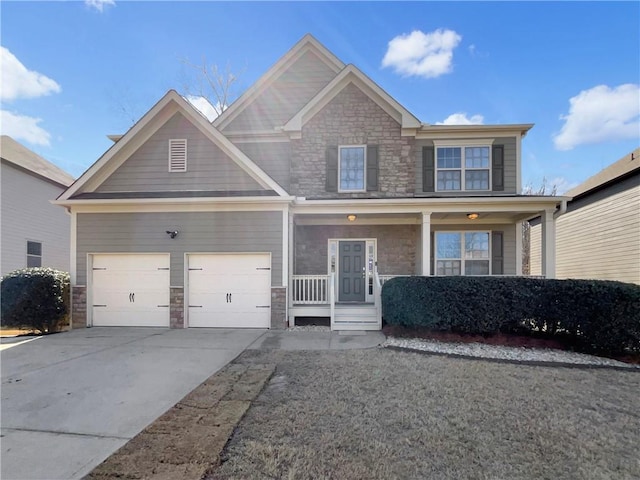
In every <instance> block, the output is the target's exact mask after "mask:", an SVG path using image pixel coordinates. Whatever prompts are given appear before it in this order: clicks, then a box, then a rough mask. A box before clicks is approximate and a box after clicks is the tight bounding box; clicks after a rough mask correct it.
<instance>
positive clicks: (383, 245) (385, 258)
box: [294, 225, 420, 275]
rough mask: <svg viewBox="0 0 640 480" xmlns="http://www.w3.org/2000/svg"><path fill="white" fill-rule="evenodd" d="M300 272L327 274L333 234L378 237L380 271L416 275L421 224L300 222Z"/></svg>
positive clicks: (297, 254) (297, 264)
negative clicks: (308, 223)
mask: <svg viewBox="0 0 640 480" xmlns="http://www.w3.org/2000/svg"><path fill="white" fill-rule="evenodd" d="M295 234H296V242H295V243H296V245H295V268H294V272H295V274H296V275H326V273H327V244H328V240H329V239H330V238H338V239H348V238H367V239H368V238H375V239H377V244H378V273H380V275H415V274H416V268H417V265H416V259H417V256H416V255H417V252H418V248H419V238H420V226H419V225H361V226H359V225H353V226H352V225H348V226H347V225H313V226H310V225H309V226H307V225H305V226H302V225H300V226H296V232H295Z"/></svg>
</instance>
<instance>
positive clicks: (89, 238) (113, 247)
mask: <svg viewBox="0 0 640 480" xmlns="http://www.w3.org/2000/svg"><path fill="white" fill-rule="evenodd" d="M166 230H178V231H179V232H180V233H179V235H178V236H177V237H176V238H174V239H171V238H170V237H169V235H167V234H166V233H165V231H166ZM199 252H200V253H204V252H219V253H225V252H256V253H263V252H271V282H272V285H273V286H281V285H282V213H281V212H173V213H80V214H78V216H77V265H76V268H77V270H76V284H77V285H86V282H87V271H86V269H87V254H89V253H170V254H171V285H172V286H182V285H183V284H184V254H185V253H199Z"/></svg>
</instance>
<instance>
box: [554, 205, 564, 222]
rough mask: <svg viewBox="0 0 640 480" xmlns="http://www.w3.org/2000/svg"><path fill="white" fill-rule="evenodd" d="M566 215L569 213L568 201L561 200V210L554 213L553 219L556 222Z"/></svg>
mask: <svg viewBox="0 0 640 480" xmlns="http://www.w3.org/2000/svg"><path fill="white" fill-rule="evenodd" d="M565 213H567V201H566V200H561V201H560V208H559V209H558V210H556V211H555V212H553V219H554V220H555V219H556V218H558V217H559V216H560V215H564V214H565Z"/></svg>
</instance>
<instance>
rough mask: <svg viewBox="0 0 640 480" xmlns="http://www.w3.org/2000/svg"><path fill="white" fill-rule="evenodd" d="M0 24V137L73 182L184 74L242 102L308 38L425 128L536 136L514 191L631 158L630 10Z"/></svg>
mask: <svg viewBox="0 0 640 480" xmlns="http://www.w3.org/2000/svg"><path fill="white" fill-rule="evenodd" d="M0 19H1V20H0V22H1V25H0V26H1V37H0V44H1V46H2V59H1V61H2V63H1V64H0V68H1V69H2V90H1V93H2V100H1V101H2V117H1V120H0V121H1V123H0V130H1V131H2V133H3V134H8V135H11V136H13V137H14V138H15V139H16V140H18V141H19V142H21V143H23V144H24V145H25V146H27V147H28V148H30V149H32V150H33V151H35V152H37V153H38V154H40V155H41V156H43V157H44V158H46V159H48V160H50V161H52V162H54V163H56V164H57V165H59V166H60V167H61V168H63V169H64V170H67V171H68V172H69V173H71V174H72V175H74V176H79V175H80V174H81V173H82V172H83V171H84V170H85V169H86V168H88V167H89V166H90V165H91V164H92V163H93V162H94V161H95V160H96V159H97V158H98V157H99V156H100V155H101V154H102V153H103V152H104V151H105V150H106V149H107V148H109V146H110V145H111V141H110V140H108V139H107V138H106V135H107V134H119V133H124V132H125V131H126V130H127V129H128V128H129V127H130V126H131V125H132V119H133V118H138V117H140V116H141V115H143V114H144V113H145V112H146V111H147V110H148V109H149V108H150V107H151V106H152V105H153V104H154V103H155V102H156V101H157V100H159V99H160V97H162V95H164V93H165V92H166V91H167V90H169V89H172V88H173V89H176V90H178V91H179V92H181V93H184V92H185V84H188V83H190V80H189V78H190V76H191V71H190V69H189V68H188V67H185V65H184V63H183V62H181V59H185V58H186V59H188V60H190V61H191V62H194V63H198V62H200V61H201V60H202V58H203V56H204V57H206V59H207V61H208V62H209V63H216V64H218V65H219V66H221V67H224V66H226V65H229V66H230V68H231V70H232V71H234V72H238V73H240V78H239V81H238V83H237V87H236V90H235V93H236V94H240V93H242V91H243V90H244V89H246V88H248V87H249V86H250V85H251V84H253V82H255V81H256V80H257V79H258V78H259V77H260V76H261V75H262V74H263V73H265V72H266V70H267V69H268V68H269V67H270V66H271V65H273V63H275V62H276V61H277V60H278V59H279V58H280V57H281V56H282V55H284V54H285V53H286V51H287V50H288V49H289V48H291V46H293V44H294V43H295V42H297V41H298V40H299V39H300V38H301V37H302V36H303V35H304V34H305V33H311V34H312V35H314V36H315V37H316V38H317V39H318V40H319V41H320V42H321V43H323V44H324V45H325V46H326V47H327V48H328V49H329V50H331V51H332V52H333V53H334V54H335V55H336V56H337V57H338V58H340V59H341V60H342V61H343V62H345V63H353V64H355V65H356V66H357V67H358V68H360V69H361V70H362V71H363V72H364V73H365V74H367V75H368V76H369V77H370V78H371V79H373V80H374V81H375V82H377V83H378V84H379V85H380V86H381V87H382V88H384V89H385V90H386V91H387V92H388V93H389V94H391V95H392V96H393V97H394V98H396V99H397V100H398V101H399V102H400V103H402V104H403V105H404V106H405V107H406V108H407V109H408V110H410V111H411V112H412V113H413V114H415V115H416V116H417V117H418V118H420V120H422V121H423V122H428V123H437V122H445V121H448V122H461V121H462V122H465V121H473V122H475V123H479V122H481V123H485V124H493V123H497V124H504V123H535V127H534V128H533V129H532V130H531V131H530V132H529V134H528V135H527V137H526V138H525V139H524V140H523V183H524V184H527V183H530V184H532V185H533V186H538V185H540V184H541V182H542V179H543V177H546V178H547V180H548V181H549V182H551V183H556V184H557V185H558V186H559V187H560V190H566V189H567V188H570V187H571V186H574V185H576V184H578V183H580V182H582V181H583V180H585V179H586V178H588V177H589V176H591V175H593V174H595V173H596V172H598V171H599V170H601V169H602V168H604V167H606V166H607V165H608V164H610V163H613V162H614V161H616V160H618V159H619V158H621V157H622V156H623V155H625V154H627V153H629V152H631V151H632V150H633V149H634V148H636V147H638V145H639V144H640V125H639V121H640V120H639V114H640V93H639V88H640V87H639V84H640V28H639V25H640V3H638V2H620V3H614V2H566V3H560V2H532V3H521V2H497V3H490V2H471V3H467V2H407V3H403V2H389V3H387V2H358V3H342V2H330V3H324V2H306V3H296V2H285V3H270V2H260V3H252V2H234V3H226V2H129V1H113V0H106V1H105V0H91V1H87V2H81V1H74V2H8V1H2V2H1V3H0ZM383 59H384V60H385V61H384V62H383ZM447 119H448V120H447Z"/></svg>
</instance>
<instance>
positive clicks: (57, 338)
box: [0, 327, 265, 480]
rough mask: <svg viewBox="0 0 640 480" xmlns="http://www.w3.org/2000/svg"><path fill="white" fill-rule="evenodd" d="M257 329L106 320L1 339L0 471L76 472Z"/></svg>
mask: <svg viewBox="0 0 640 480" xmlns="http://www.w3.org/2000/svg"><path fill="white" fill-rule="evenodd" d="M264 333H265V330H240V329H237V330H227V329H224V330H223V329H185V330H169V329H161V328H118V327H111V328H90V329H82V330H74V331H71V332H65V333H59V334H56V335H51V336H46V337H39V338H35V339H31V340H29V341H16V340H17V339H14V340H13V341H14V342H16V343H12V344H7V343H5V342H3V344H2V345H1V348H2V352H1V360H2V405H1V411H2V417H1V420H0V421H1V423H0V424H1V426H2V432H1V434H2V438H1V439H0V440H1V444H0V445H1V450H2V452H1V453H2V457H1V459H0V460H1V462H0V463H1V464H2V467H1V475H0V476H1V478H2V479H4V480H9V479H48V480H53V479H75V478H82V477H83V476H84V475H86V474H87V473H88V472H89V471H91V469H92V468H93V467H95V466H96V465H98V464H99V463H100V462H102V461H103V460H104V459H105V458H107V457H108V456H109V455H110V454H111V453H113V452H114V451H115V450H117V449H118V448H119V447H121V446H122V445H124V444H125V443H126V442H127V441H128V440H129V439H131V438H132V437H133V436H135V435H136V434H137V433H138V432H140V431H141V430H142V429H143V428H144V427H146V426H147V425H148V424H149V423H151V422H152V421H153V420H154V419H156V418H157V417H158V416H160V415H161V414H162V413H163V412H165V411H166V410H167V409H169V408H170V407H171V406H173V405H174V404H175V403H176V402H177V401H178V400H180V399H181V398H182V397H183V396H185V395H186V394H187V393H189V392H190V391H191V390H193V389H194V388H195V387H196V386H198V385H199V384H200V383H202V382H203V381H204V380H205V379H207V378H208V377H209V376H210V375H212V374H213V373H214V372H216V371H218V370H219V369H221V368H222V367H224V366H225V365H226V364H227V363H228V362H229V361H231V360H233V359H234V358H235V357H236V356H237V355H239V354H240V353H241V352H242V351H243V350H244V349H245V348H247V347H248V346H249V345H250V344H252V343H253V342H254V341H256V340H257V339H258V338H259V337H260V336H262V335H263V334H264ZM20 340H22V339H20Z"/></svg>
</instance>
